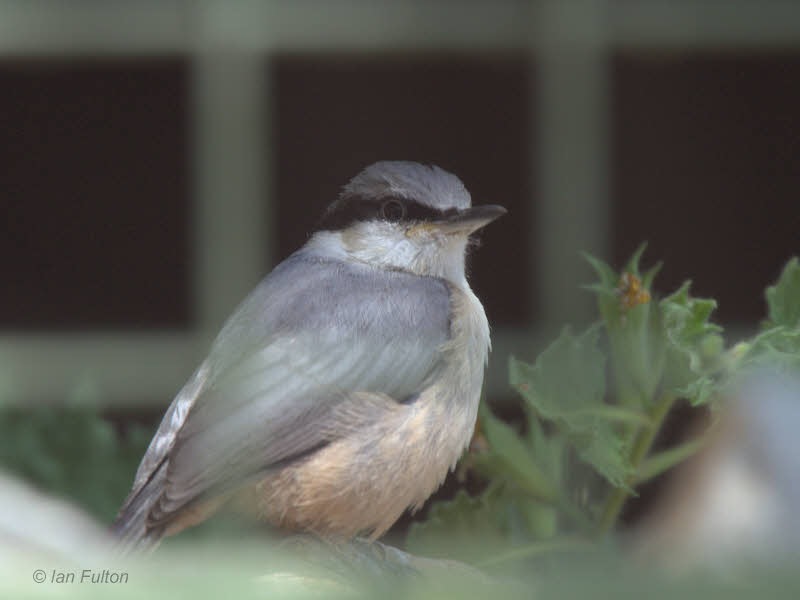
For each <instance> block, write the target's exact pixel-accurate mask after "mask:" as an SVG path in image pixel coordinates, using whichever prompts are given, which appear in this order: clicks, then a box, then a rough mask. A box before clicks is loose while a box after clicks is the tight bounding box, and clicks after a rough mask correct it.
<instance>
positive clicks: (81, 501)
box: [0, 405, 152, 523]
mask: <svg viewBox="0 0 800 600" xmlns="http://www.w3.org/2000/svg"><path fill="white" fill-rule="evenodd" d="M151 436H152V431H150V430H149V428H144V427H141V426H131V427H129V428H128V431H127V434H126V435H125V436H124V437H120V436H118V435H116V434H115V432H114V429H113V427H112V426H111V424H109V423H108V422H107V421H105V420H103V418H102V417H101V416H100V415H99V414H98V412H97V410H96V409H95V408H93V407H91V406H84V405H77V406H60V407H55V406H36V407H22V406H7V407H2V406H0V467H2V468H3V469H7V470H8V471H10V472H11V473H14V474H16V475H18V476H20V477H23V478H25V479H26V480H28V481H30V482H32V483H34V484H35V485H37V486H38V487H40V488H41V489H42V490H44V491H46V492H49V493H52V494H57V495H60V496H63V497H65V498H68V499H70V500H72V501H73V502H75V503H77V504H78V505H80V506H82V507H83V508H85V509H86V510H88V511H89V512H90V513H91V514H93V515H94V516H95V517H97V518H98V519H100V520H101V521H103V522H106V523H108V522H110V521H111V520H112V519H113V518H114V516H115V515H116V513H117V510H119V506H120V504H121V503H122V500H123V499H124V498H125V496H126V495H127V493H128V491H129V490H130V485H131V481H133V474H134V473H135V471H136V467H137V465H138V464H139V460H140V459H141V456H142V454H143V453H144V450H145V449H146V448H147V444H148V443H149V441H150V437H151Z"/></svg>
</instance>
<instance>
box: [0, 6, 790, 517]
mask: <svg viewBox="0 0 800 600" xmlns="http://www.w3.org/2000/svg"><path fill="white" fill-rule="evenodd" d="M385 159H402V160H415V161H420V162H426V163H433V164H437V165H439V166H441V167H442V168H444V169H446V170H449V171H451V172H453V173H455V174H457V175H458V176H459V177H460V178H461V179H462V180H463V181H464V183H465V184H466V186H467V188H468V189H469V190H470V191H471V193H472V197H473V201H474V202H475V203H477V204H483V203H497V204H503V205H504V206H506V207H507V208H508V209H509V211H510V215H509V216H508V217H506V218H504V219H503V220H501V221H499V222H498V223H497V224H495V225H493V226H491V227H489V228H487V230H486V231H485V233H484V234H483V235H482V240H483V243H482V247H481V248H479V250H478V251H477V252H475V253H474V256H473V257H472V259H471V261H470V262H471V267H470V268H471V272H472V273H471V281H472V284H473V288H474V289H475V290H476V293H477V294H478V296H479V297H480V298H481V299H482V300H483V302H484V305H485V307H486V310H487V313H488V316H489V320H490V322H491V323H492V327H493V344H494V352H493V354H492V357H491V361H490V371H489V375H488V377H487V388H486V389H487V395H488V397H489V399H490V400H491V401H492V402H493V403H494V404H495V405H497V406H498V407H500V408H499V411H500V413H501V414H502V413H503V408H502V407H503V406H508V407H509V408H507V409H506V410H507V413H508V414H511V415H513V411H514V408H513V403H514V402H515V395H514V393H513V391H512V390H511V389H510V388H509V387H508V384H507V360H508V356H509V355H510V354H511V353H514V354H516V355H517V356H520V357H521V358H524V359H527V360H532V359H533V358H534V357H535V352H536V350H537V349H539V348H541V346H542V344H544V343H545V342H547V341H548V340H549V339H550V337H551V336H552V334H553V333H554V332H555V331H557V330H558V329H560V328H561V326H562V325H563V324H565V323H567V322H572V323H575V324H585V323H587V322H588V321H589V320H591V319H592V318H593V314H594V313H593V298H592V296H591V295H590V294H589V293H587V292H585V291H582V290H581V289H580V288H579V285H580V284H584V283H589V282H591V281H592V279H593V276H592V274H591V272H590V270H589V268H588V266H587V265H586V263H585V261H583V260H582V259H581V257H580V252H581V251H588V252H591V253H593V254H595V255H597V256H599V257H601V258H603V259H605V260H607V261H609V262H610V263H611V264H612V265H615V266H619V265H621V264H622V263H623V262H624V260H625V259H626V258H627V257H628V256H629V255H630V254H631V253H632V252H633V250H634V249H635V248H636V247H637V246H638V245H639V243H640V242H642V241H644V240H647V241H649V247H648V250H647V253H646V255H645V261H644V262H645V265H649V264H650V263H652V262H655V261H657V260H664V261H665V266H664V269H663V271H662V273H661V275H660V276H659V278H658V279H657V280H656V292H658V291H659V290H660V291H661V292H670V291H672V290H674V289H675V288H676V287H677V286H678V285H679V284H680V283H681V282H682V281H683V280H684V279H687V278H692V279H693V280H694V282H695V283H694V286H693V291H694V293H695V294H696V295H699V296H709V297H713V298H716V299H717V300H718V301H719V309H718V311H717V313H715V314H716V320H717V322H719V323H721V324H723V325H724V326H725V327H726V329H727V330H728V331H731V332H733V335H734V337H735V336H736V335H745V334H751V333H752V332H753V331H755V329H756V327H757V325H758V322H759V321H760V320H761V319H762V318H763V316H764V312H765V305H764V301H763V296H762V293H763V289H764V287H765V286H766V285H768V284H770V283H772V282H774V281H775V279H776V278H777V276H778V274H779V272H780V269H781V267H782V266H783V264H784V263H785V261H786V260H787V259H788V258H789V257H790V256H791V255H792V254H795V253H797V252H798V249H799V248H800V197H799V196H798V190H800V3H798V2H796V1H792V0H789V1H783V0H757V1H756V0H752V1H746V0H727V1H726V2H718V1H715V0H707V1H704V0H696V1H689V0H686V1H679V0H628V1H624V0H550V1H548V0H540V1H522V0H494V1H491V2H489V1H481V0H464V1H455V0H403V1H399V0H398V1H388V0H387V1H375V0H364V1H359V0H338V1H336V2H325V1H311V0H307V1H297V2H293V1H290V0H285V1H280V0H272V1H263V2H256V1H250V2H246V1H241V2H231V1H226V0H206V1H202V2H190V1H188V0H185V1H177V0H175V1H168V0H158V1H155V0H140V1H138V2H129V1H107V2H93V1H87V2H81V1H77V0H75V1H72V2H62V1H52V2H47V1H42V0H20V1H13V0H3V1H2V2H0V209H1V210H0V273H2V278H3V285H2V289H1V290H0V405H1V406H3V407H4V408H3V410H2V411H0V468H2V467H5V468H7V469H10V470H11V471H12V472H14V473H17V474H21V475H23V476H25V477H27V478H28V479H30V480H33V481H35V482H36V483H37V484H38V485H40V486H43V487H44V488H45V489H46V490H48V491H55V492H60V493H65V494H67V495H68V496H69V497H72V498H77V499H78V500H79V502H80V503H81V504H82V505H83V506H86V507H87V508H88V509H89V510H90V511H91V512H92V514H94V515H96V516H98V517H99V518H101V519H102V520H104V521H106V522H108V521H109V520H110V519H111V518H112V517H113V514H114V512H115V510H116V508H117V507H118V506H119V503H120V502H121V501H122V499H123V497H124V496H125V494H126V493H127V490H128V488H129V486H130V483H131V481H132V477H133V471H134V470H135V467H136V465H137V464H138V460H139V458H140V457H141V453H142V452H143V450H144V447H145V446H146V443H147V441H149V436H150V435H151V433H152V431H153V429H154V427H155V425H156V424H157V422H158V420H159V419H160V417H161V415H162V414H163V411H164V409H165V408H166V406H167V405H168V404H169V402H170V401H171V399H172V397H173V396H174V394H175V393H176V392H177V391H178V390H179V389H180V387H181V386H182V384H183V383H184V381H185V380H186V379H187V378H188V376H189V375H190V374H191V373H192V371H193V370H194V369H195V367H196V365H197V364H198V363H199V362H200V361H201V360H202V358H203V357H204V356H205V354H206V352H207V349H208V346H209V344H210V342H211V341H212V339H213V337H214V335H215V333H216V332H217V331H218V329H219V328H220V326H221V325H222V323H223V321H224V319H225V318H226V316H227V315H228V314H230V312H231V311H232V310H233V308H234V307H235V306H236V304H237V303H238V302H239V301H240V300H241V299H242V297H243V296H244V295H245V294H246V293H247V292H248V291H249V290H250V289H251V288H252V287H253V286H254V285H255V283H256V282H257V281H258V280H259V279H260V278H261V277H263V275H264V274H265V273H266V272H268V270H269V269H270V268H271V267H272V266H274V265H275V264H277V262H279V261H280V260H282V259H283V258H285V257H286V256H288V255H289V254H290V253H291V252H292V251H293V250H295V249H296V248H298V247H299V246H300V245H301V244H302V243H303V242H304V241H305V240H306V239H307V236H308V233H309V232H310V231H311V229H312V228H313V226H314V224H315V222H316V220H317V219H318V218H319V216H320V214H321V212H322V211H323V210H324V208H325V207H326V206H327V205H328V204H329V203H330V202H331V201H332V200H333V199H334V198H335V197H336V194H337V193H338V190H339V189H340V187H341V186H342V185H343V184H344V183H346V182H347V180H348V179H349V178H350V177H352V176H353V175H354V174H356V173H357V172H358V171H359V170H360V169H362V168H363V167H364V166H366V165H368V164H370V163H372V162H375V161H377V160H385ZM97 415H99V417H100V418H97Z"/></svg>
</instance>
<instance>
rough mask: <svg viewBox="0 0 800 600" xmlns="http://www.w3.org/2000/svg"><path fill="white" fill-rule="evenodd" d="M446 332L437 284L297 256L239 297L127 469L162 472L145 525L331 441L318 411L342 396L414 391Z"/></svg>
mask: <svg viewBox="0 0 800 600" xmlns="http://www.w3.org/2000/svg"><path fill="white" fill-rule="evenodd" d="M448 335H449V291H448V288H447V285H446V284H445V283H444V282H443V281H441V280H438V279H434V278H426V277H417V276H413V275H409V274H406V273H402V272H386V271H378V270H374V269H372V268H371V267H368V266H366V265H364V266H361V265H354V264H351V263H342V262H334V261H328V260H324V259H320V258H317V257H314V256H313V255H309V254H305V253H304V252H303V251H301V252H299V253H296V254H295V255H293V256H292V257H290V258H289V259H287V260H286V261H285V262H284V263H282V264H281V265H279V266H278V267H277V268H276V269H275V270H274V271H273V272H272V273H271V274H270V276H269V277H267V278H266V279H265V280H264V281H263V282H262V283H261V284H260V285H259V286H258V287H257V288H256V289H255V290H254V292H253V293H252V294H251V295H250V296H249V297H248V298H247V299H246V300H245V301H244V303H243V304H242V305H241V306H240V308H239V309H238V310H237V312H236V313H235V314H234V316H233V317H232V318H231V319H230V320H229V322H228V323H227V324H226V325H225V327H224V328H223V330H222V331H221V333H220V335H219V337H218V338H217V340H216V342H215V343H214V346H213V348H212V350H211V353H210V355H209V358H208V359H207V360H206V362H205V363H204V364H203V366H201V368H200V369H199V370H198V372H197V373H196V374H195V377H194V378H193V380H190V382H189V383H188V384H187V386H186V387H185V388H184V390H183V391H182V392H181V394H179V396H178V397H177V398H176V399H175V402H173V405H172V406H171V407H170V411H168V413H167V415H165V419H164V423H162V427H161V429H160V430H159V433H157V434H156V438H159V434H161V438H162V441H161V442H160V443H159V442H157V440H156V439H155V438H154V440H153V442H152V444H151V448H150V449H149V450H148V453H147V455H146V456H145V458H144V459H143V461H142V466H141V467H140V472H139V473H137V482H139V484H140V485H145V484H146V483H147V481H148V478H152V474H153V473H156V472H158V471H160V472H161V473H162V476H163V477H164V483H163V491H162V492H161V494H160V496H159V498H158V501H157V507H156V508H155V510H153V511H152V514H151V515H150V518H151V520H153V521H161V520H168V518H169V517H170V515H173V514H175V513H176V511H179V510H180V509H181V508H182V507H185V506H187V505H189V504H191V503H192V502H194V501H195V500H198V499H201V498H204V497H207V496H209V495H216V494H219V493H223V492H225V491H227V490H230V489H233V488H235V487H236V486H238V485H240V484H241V483H242V482H244V481H246V480H247V479H248V478H251V477H253V476H255V475H257V474H259V473H263V472H264V471H265V470H266V469H269V468H270V467H271V466H273V465H276V464H278V463H283V462H285V461H287V460H291V459H292V458H294V457H297V456H302V455H303V454H305V453H307V452H309V451H312V450H314V449H315V448H317V447H319V446H320V445H321V444H324V443H326V442H327V441H330V439H331V435H332V432H331V430H330V427H329V419H327V417H328V415H329V414H330V412H331V411H332V410H333V409H334V408H335V407H336V406H337V405H338V404H339V403H341V402H343V401H345V399H347V398H352V392H356V391H364V392H380V393H384V394H387V395H389V396H390V397H392V398H395V399H397V400H398V401H402V400H404V399H406V398H408V397H411V396H413V395H414V394H416V393H417V392H419V391H420V390H421V389H422V388H423V387H424V383H425V380H426V378H428V377H429V376H430V375H431V374H432V373H433V372H434V371H435V370H436V368H437V366H438V365H439V362H440V353H439V348H440V346H441V345H442V344H443V343H444V342H446V341H447V338H448ZM193 382H194V383H193ZM168 421H169V422H168ZM162 430H163V431H162ZM135 491H136V486H134V493H135ZM132 495H133V494H132Z"/></svg>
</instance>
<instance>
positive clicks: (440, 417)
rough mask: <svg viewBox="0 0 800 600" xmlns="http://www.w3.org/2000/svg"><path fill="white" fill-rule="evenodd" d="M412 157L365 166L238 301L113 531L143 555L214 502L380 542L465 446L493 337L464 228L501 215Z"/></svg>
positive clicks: (163, 428)
mask: <svg viewBox="0 0 800 600" xmlns="http://www.w3.org/2000/svg"><path fill="white" fill-rule="evenodd" d="M505 212H506V210H505V209H504V208H503V207H501V206H478V207H474V208H472V207H471V200H470V195H469V193H468V192H467V190H466V189H465V188H464V185H463V184H462V183H461V181H460V180H459V179H458V178H457V177H455V176H454V175H451V174H450V173H447V172H445V171H443V170H442V169H439V168H438V167H428V166H423V165H420V164H417V163H412V162H379V163H376V164H374V165H372V166H370V167H367V168H366V169H364V170H363V171H362V172H361V173H359V174H358V175H357V176H356V177H354V178H353V179H352V180H351V181H350V182H349V183H348V184H347V185H346V186H345V187H344V189H343V191H342V193H341V195H340V197H339V198H338V200H336V201H335V202H334V203H333V204H332V205H331V206H330V207H329V208H328V210H327V211H326V212H325V214H324V216H323V218H322V221H321V223H320V226H319V228H318V230H317V231H316V232H315V233H314V234H313V235H312V236H311V238H310V239H309V241H308V242H307V243H306V244H305V245H304V246H303V247H302V248H301V249H300V250H298V251H297V252H295V253H294V254H292V255H291V256H290V257H289V258H287V259H286V260H285V261H283V262H282V263H281V264H279V265H278V266H277V267H276V268H275V269H274V270H273V271H272V273H270V274H269V275H268V276H267V277H266V278H265V279H264V280H263V281H262V282H261V283H260V284H259V285H258V286H257V287H256V288H255V290H254V291H253V292H252V293H251V294H250V295H249V296H248V297H247V298H246V299H245V300H244V302H243V303H242V304H241V305H240V306H239V308H238V309H237V310H236V312H234V314H233V316H232V317H231V318H230V319H229V320H228V322H227V323H226V324H225V326H224V327H223V328H222V331H221V332H220V333H219V336H218V337H217V339H216V341H215V342H214V344H213V346H212V348H211V352H210V354H209V356H208V358H206V360H205V361H204V362H203V363H202V364H201V365H200V367H199V368H198V369H197V371H196V372H195V373H194V375H192V377H191V378H190V379H189V381H188V382H187V383H186V385H185V386H184V387H183V389H182V390H181V391H180V392H179V393H178V395H177V397H176V398H175V399H174V400H173V402H172V404H171V405H170V407H169V409H168V410H167V412H166V414H165V415H164V418H163V420H162V422H161V425H160V427H159V428H158V431H157V432H156V434H155V436H154V437H153V440H152V442H151V443H150V446H149V448H148V449H147V452H146V453H145V455H144V458H143V459H142V462H141V464H140V465H139V469H138V471H137V472H136V477H135V480H134V483H133V489H132V490H131V493H130V495H129V496H128V498H127V500H126V501H125V504H124V505H123V507H122V509H121V510H120V514H119V516H118V517H117V520H116V522H115V523H114V526H113V529H114V532H115V533H116V534H117V535H118V536H119V538H120V540H121V544H122V545H123V546H125V547H127V548H132V547H148V546H152V545H154V544H156V543H157V542H158V541H159V540H160V539H161V538H162V537H163V536H165V535H171V534H174V533H177V532H178V531H180V530H182V529H184V528H186V527H188V526H191V525H195V524H197V523H199V522H201V521H203V520H205V519H206V518H207V517H208V516H210V515H211V514H212V513H213V512H214V511H216V510H217V509H218V508H219V507H220V506H221V505H222V504H225V503H227V502H233V503H235V504H238V505H240V506H242V505H245V506H248V507H250V508H251V509H253V510H255V513H256V515H257V516H258V517H259V518H261V519H264V520H266V521H268V522H270V523H272V524H274V525H276V526H278V527H282V528H286V529H291V530H296V531H309V532H314V533H317V534H320V535H322V536H328V537H338V538H350V537H353V536H356V535H359V534H367V535H370V537H371V538H372V539H376V538H378V537H380V536H381V535H382V534H383V533H384V532H385V531H386V530H387V529H389V527H391V525H392V524H393V523H394V522H395V521H396V520H397V519H398V517H400V515H401V514H402V513H403V511H404V510H406V508H408V507H411V509H412V510H415V509H418V508H419V507H420V506H421V505H422V504H423V503H424V502H425V500H426V499H427V498H428V496H430V495H431V493H433V491H434V490H435V489H436V488H437V487H438V486H439V485H440V484H441V483H442V481H443V480H444V477H445V475H446V474H447V472H448V470H449V469H452V468H453V467H454V466H455V463H456V461H457V460H458V458H459V456H460V455H461V453H462V452H463V450H464V448H465V447H466V445H467V444H468V443H469V441H470V438H471V436H472V432H473V427H474V425H475V419H476V415H477V409H478V401H479V397H480V392H481V386H482V383H483V372H484V368H485V365H486V362H487V357H488V352H489V347H490V342H489V325H488V322H487V320H486V315H485V313H484V310H483V306H482V305H481V303H480V301H479V300H478V298H477V297H476V296H475V294H474V293H473V292H472V290H471V289H470V287H469V285H468V284H467V279H466V275H465V272H464V260H465V254H466V250H467V244H468V239H469V236H470V234H472V233H473V232H475V231H476V230H477V229H480V228H481V227H483V226H484V225H486V224H488V223H489V222H491V221H493V220H494V219H496V218H497V217H499V216H501V215H503V214H505Z"/></svg>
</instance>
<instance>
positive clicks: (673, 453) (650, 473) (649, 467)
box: [634, 437, 706, 485]
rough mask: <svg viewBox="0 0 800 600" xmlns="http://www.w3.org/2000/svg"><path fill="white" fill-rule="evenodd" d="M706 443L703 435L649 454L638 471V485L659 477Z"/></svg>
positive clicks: (636, 482)
mask: <svg viewBox="0 0 800 600" xmlns="http://www.w3.org/2000/svg"><path fill="white" fill-rule="evenodd" d="M705 443H706V438H705V437H701V438H698V439H696V440H690V441H688V442H684V443H683V444H680V445H679V446H675V447H674V448H670V449H669V450H664V451H663V452H659V453H658V454H654V455H652V456H649V457H648V458H647V460H645V461H643V462H642V464H641V466H640V467H639V471H638V472H637V473H636V481H635V482H634V483H635V484H636V485H641V484H643V483H644V482H646V481H649V480H651V479H653V478H655V477H658V476H659V475H661V474H662V473H663V472H665V471H668V470H669V469H671V468H672V467H674V466H676V465H677V464H679V463H681V462H683V461H684V460H686V459H687V458H689V457H690V456H692V455H694V454H695V453H696V452H697V451H698V450H700V449H701V448H702V447H703V446H704V445H705Z"/></svg>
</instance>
